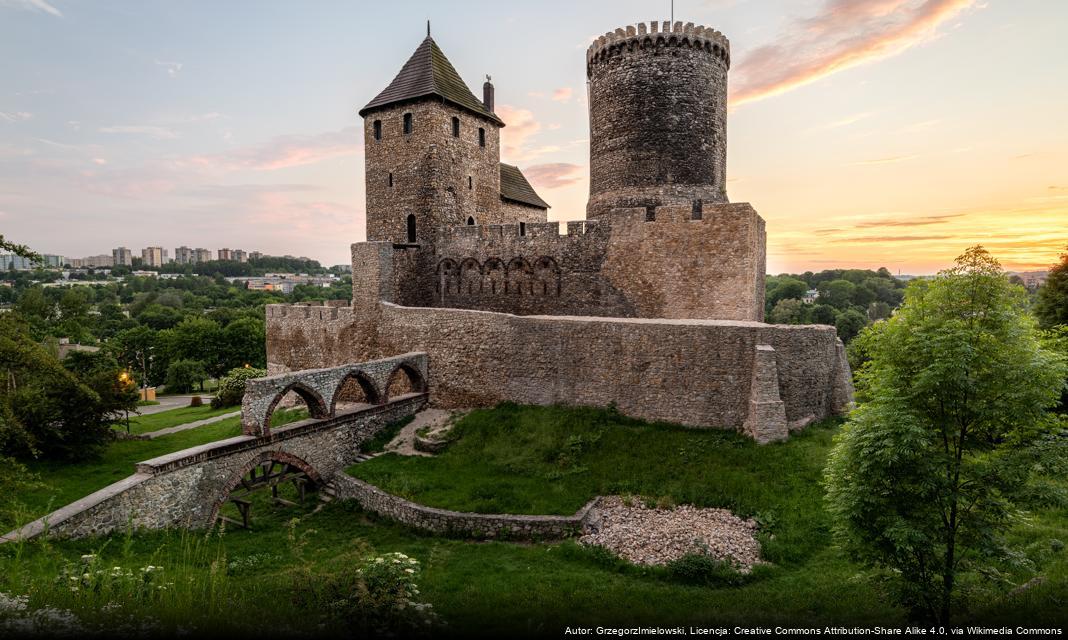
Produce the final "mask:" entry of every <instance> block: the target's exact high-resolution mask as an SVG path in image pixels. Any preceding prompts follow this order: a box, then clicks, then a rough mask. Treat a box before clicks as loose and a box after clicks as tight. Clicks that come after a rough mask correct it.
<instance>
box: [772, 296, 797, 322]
mask: <svg viewBox="0 0 1068 640" xmlns="http://www.w3.org/2000/svg"><path fill="white" fill-rule="evenodd" d="M804 307H805V303H803V302H801V301H800V300H797V299H795V298H786V299H785V300H779V302H778V304H776V305H775V308H774V309H772V310H771V313H770V314H768V322H770V323H771V324H801V320H802V318H803V317H804V313H805V308H804Z"/></svg>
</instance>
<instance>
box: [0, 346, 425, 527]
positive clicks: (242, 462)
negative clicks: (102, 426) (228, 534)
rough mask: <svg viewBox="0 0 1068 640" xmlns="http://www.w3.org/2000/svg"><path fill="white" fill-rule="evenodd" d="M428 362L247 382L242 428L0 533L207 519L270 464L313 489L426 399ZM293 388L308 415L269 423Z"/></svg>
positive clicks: (392, 361) (416, 358)
mask: <svg viewBox="0 0 1068 640" xmlns="http://www.w3.org/2000/svg"><path fill="white" fill-rule="evenodd" d="M427 366H428V362H427V355H426V354H425V353H406V354H403V355H400V356H396V357H393V358H385V359H382V360H374V361H371V362H362V363H357V364H347V365H343V366H340V367H331V368H328V369H310V370H306V371H294V372H289V373H283V374H279V375H274V376H268V377H265V378H256V379H253V380H250V381H249V382H248V384H247V385H246V390H245V397H244V399H243V402H242V408H241V413H242V415H241V421H242V431H243V434H242V435H240V436H237V437H234V438H228V439H226V440H220V441H217V442H211V443H208V444H205V445H201V446H198V447H193V448H190V449H184V450H182V451H176V452H174V453H170V454H167V455H164V456H160V457H158V458H153V459H151V460H146V461H144V462H141V463H138V464H137V468H136V472H135V473H134V474H133V475H131V476H129V477H127V478H125V479H123V480H120V481H119V482H116V483H115V484H112V485H110V486H108V487H105V488H104V489H101V490H100V491H97V492H96V493H93V494H91V495H89V496H86V497H85V498H82V499H80V500H78V501H76V502H73V503H71V504H69V505H67V506H66V507H63V508H61V509H59V510H57V511H54V512H52V513H51V514H49V515H47V516H45V517H43V518H40V519H38V520H35V521H34V522H31V523H29V524H27V525H25V526H23V527H22V528H21V529H19V530H16V531H12V532H11V533H8V534H7V535H5V536H3V537H0V541H9V540H14V539H18V538H29V537H33V536H36V535H39V534H41V533H45V532H48V533H50V534H52V535H58V536H65V537H80V536H86V535H102V534H107V533H111V532H114V531H121V530H125V529H126V528H127V527H134V528H145V529H162V528H167V527H187V528H206V527H210V526H212V525H213V524H214V523H215V521H216V519H217V517H218V516H219V511H220V509H221V507H222V506H223V505H224V504H225V503H226V502H227V501H228V499H229V498H230V494H231V492H232V491H233V490H234V489H236V488H238V487H239V486H240V485H241V484H242V482H243V479H245V478H246V476H247V474H249V473H250V472H253V471H254V470H255V469H266V470H267V471H266V473H267V475H268V479H270V475H271V473H273V472H274V470H275V469H282V470H292V471H296V472H299V474H300V476H301V479H302V480H304V481H307V482H309V483H310V484H311V485H313V486H312V488H315V487H316V486H319V485H322V484H324V483H326V482H329V480H330V479H331V478H332V477H333V475H334V474H336V473H340V472H343V471H344V469H345V467H347V466H349V465H350V464H352V463H353V462H355V460H356V455H357V454H358V453H359V450H360V445H361V444H363V442H365V441H366V440H368V439H369V438H371V437H372V436H373V435H374V434H375V433H377V432H378V431H379V429H381V428H382V427H384V426H385V425H387V424H390V423H392V422H395V421H397V420H400V419H402V418H405V417H407V416H410V415H413V414H415V413H416V412H417V411H419V410H420V409H422V408H423V406H425V405H426V403H427V400H428V398H429V393H428V389H427V385H426V380H427V379H428V371H427ZM400 375H406V376H407V377H408V380H409V383H410V384H409V387H408V390H407V391H406V392H405V393H403V394H401V395H398V396H396V397H389V395H388V390H389V389H390V383H391V381H392V380H393V379H394V378H395V377H396V376H400ZM349 380H355V381H356V383H357V384H359V387H360V389H361V390H362V391H363V395H364V396H365V398H366V399H367V400H368V401H369V402H368V403H366V404H360V405H355V408H352V409H343V408H342V407H341V405H340V403H339V402H338V400H339V396H340V395H341V390H342V389H343V388H344V387H345V385H346V384H347V383H348V381H349ZM290 392H294V393H296V394H298V395H299V396H300V397H301V398H302V399H303V400H304V401H305V402H306V403H307V405H308V409H309V412H310V414H311V417H310V418H309V419H307V420H302V421H300V422H296V423H292V424H287V425H285V426H282V427H278V428H275V429H272V428H271V427H270V417H271V413H272V412H273V411H274V409H275V408H276V407H277V406H278V404H279V402H280V401H281V399H282V398H283V397H284V396H286V395H287V394H289V393H290ZM283 473H284V471H283V472H282V473H280V474H279V477H281V476H282V474H283Z"/></svg>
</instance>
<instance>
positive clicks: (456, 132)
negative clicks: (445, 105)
mask: <svg viewBox="0 0 1068 640" xmlns="http://www.w3.org/2000/svg"><path fill="white" fill-rule="evenodd" d="M452 137H454V138H459V137H460V119H459V118H457V117H456V116H453V117H452Z"/></svg>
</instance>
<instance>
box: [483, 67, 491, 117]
mask: <svg viewBox="0 0 1068 640" xmlns="http://www.w3.org/2000/svg"><path fill="white" fill-rule="evenodd" d="M482 106H484V107H486V111H489V112H490V113H493V83H492V82H490V77H489V76H488V75H487V76H486V81H485V82H483V83H482Z"/></svg>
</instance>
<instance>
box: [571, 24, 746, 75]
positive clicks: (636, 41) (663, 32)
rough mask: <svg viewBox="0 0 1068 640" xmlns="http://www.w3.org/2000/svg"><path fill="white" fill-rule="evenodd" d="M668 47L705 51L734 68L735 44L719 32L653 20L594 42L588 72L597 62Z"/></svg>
mask: <svg viewBox="0 0 1068 640" xmlns="http://www.w3.org/2000/svg"><path fill="white" fill-rule="evenodd" d="M664 46H667V47H687V48H692V49H704V50H706V51H707V52H708V53H711V54H713V55H714V56H716V57H718V58H721V59H722V60H723V61H724V63H726V65H727V67H728V68H729V67H730V56H731V53H730V51H731V44H730V41H729V40H727V37H726V36H724V35H723V34H722V33H720V32H719V31H716V30H715V29H713V28H711V27H705V26H702V25H695V24H694V23H692V22H686V23H682V22H676V23H675V24H671V23H670V22H668V21H667V20H665V21H663V22H660V21H657V20H653V21H650V22H649V23H648V24H646V23H644V22H639V23H638V24H637V25H627V26H626V27H620V28H618V29H616V30H615V31H609V32H607V33H605V34H604V35H603V36H600V37H599V38H597V39H596V40H594V41H593V43H592V44H590V47H589V49H587V50H586V65H587V72H588V70H589V65H590V64H591V63H592V62H594V61H595V60H604V59H606V58H608V57H611V56H612V55H614V54H617V53H622V52H625V51H634V50H643V49H655V48H657V47H664Z"/></svg>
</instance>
